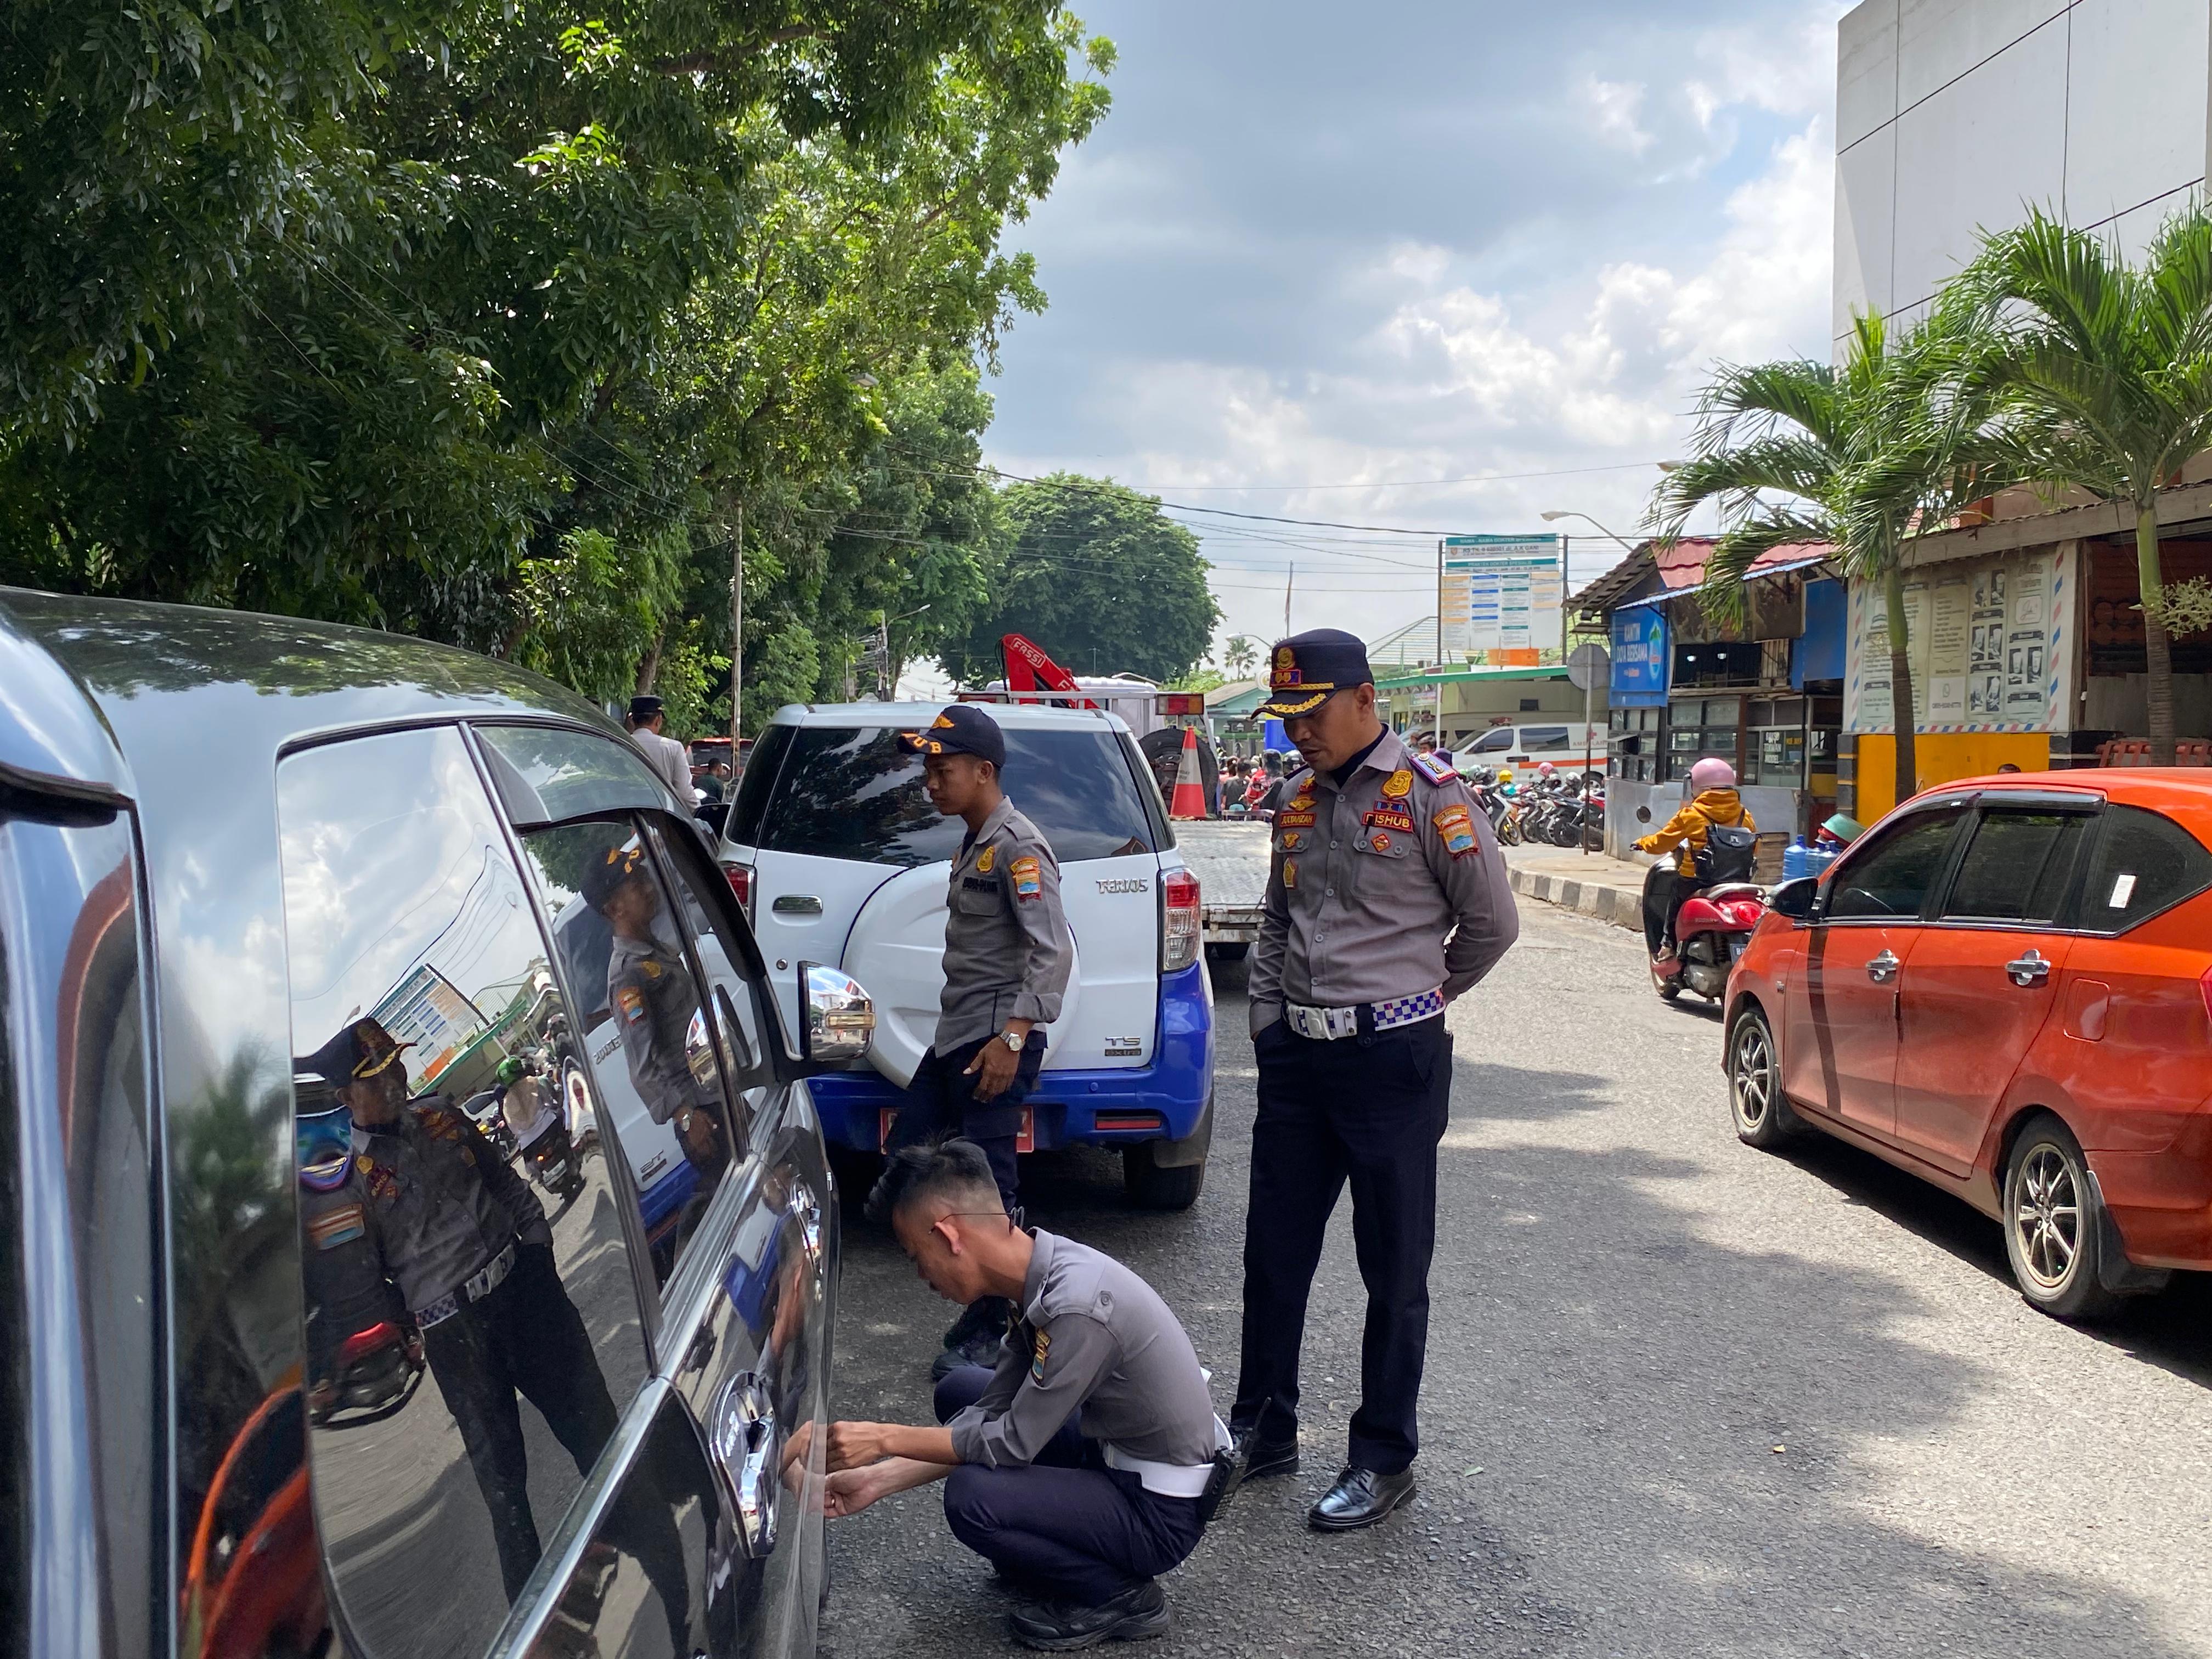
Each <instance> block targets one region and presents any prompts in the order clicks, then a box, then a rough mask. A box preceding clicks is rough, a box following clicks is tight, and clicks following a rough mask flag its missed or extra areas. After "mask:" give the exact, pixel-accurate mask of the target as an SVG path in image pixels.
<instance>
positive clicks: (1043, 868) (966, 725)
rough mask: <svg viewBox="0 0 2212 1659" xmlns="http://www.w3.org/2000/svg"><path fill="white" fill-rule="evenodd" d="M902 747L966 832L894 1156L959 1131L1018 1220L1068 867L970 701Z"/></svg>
mask: <svg viewBox="0 0 2212 1659" xmlns="http://www.w3.org/2000/svg"><path fill="white" fill-rule="evenodd" d="M899 744H900V746H901V747H902V748H904V749H905V750H908V752H909V753H911V754H918V755H920V756H921V757H922V774H923V787H925V788H926V789H927V791H928V793H929V799H930V804H931V805H933V806H934V807H936V809H937V810H938V811H939V812H941V813H942V814H944V815H945V817H948V818H958V819H960V820H961V821H962V822H963V823H965V824H966V825H967V826H968V833H967V835H966V836H963V838H962V840H961V842H960V851H959V853H958V854H957V855H956V856H955V857H954V859H953V860H952V873H951V891H950V895H949V898H948V902H947V905H946V909H945V989H944V991H943V993H942V994H941V995H940V997H939V1003H938V1016H937V1032H936V1036H935V1040H934V1041H933V1042H932V1043H931V1045H930V1048H929V1052H928V1053H927V1054H924V1055H923V1056H922V1057H921V1066H918V1067H917V1068H916V1069H915V1074H914V1081H913V1082H912V1083H911V1084H909V1085H908V1088H907V1095H906V1100H905V1103H904V1104H903V1105H902V1106H901V1108H900V1109H899V1115H898V1121H897V1122H896V1124H895V1125H894V1126H893V1127H892V1130H891V1133H890V1140H889V1142H888V1144H887V1146H886V1148H885V1150H887V1151H890V1152H896V1151H897V1150H899V1149H900V1148H901V1147H904V1146H918V1145H920V1144H921V1142H923V1141H925V1140H929V1139H935V1138H936V1137H938V1136H940V1135H945V1134H952V1133H957V1134H960V1135H962V1136H964V1137H965V1138H966V1139H969V1140H972V1141H974V1142H975V1145H976V1146H980V1147H981V1148H982V1149H983V1152H984V1155H985V1156H986V1157H987V1158H989V1159H990V1163H991V1173H992V1175H993V1176H994V1178H995V1179H996V1180H997V1182H998V1184H999V1193H1000V1198H1001V1199H1002V1200H1004V1202H1005V1204H1006V1209H1007V1212H1008V1213H1010V1214H1018V1213H1019V1206H1018V1187H1019V1177H1018V1174H1017V1167H1018V1166H1017V1164H1016V1162H1015V1155H1014V1148H1015V1142H1016V1140H1017V1139H1018V1137H1019V1135H1020V1133H1021V1124H1022V1103H1023V1102H1024V1101H1025V1100H1027V1099H1028V1098H1029V1094H1030V1090H1031V1089H1033V1088H1035V1087H1036V1079H1037V1072H1038V1069H1039V1068H1040V1067H1041V1066H1043V1064H1044V1049H1045V1034H1044V1031H1043V1030H1042V1028H1043V1027H1044V1026H1046V1025H1048V1024H1051V1023H1052V1022H1053V1021H1054V1020H1055V1019H1058V1018H1060V999H1061V997H1062V996H1063V995H1064V994H1065V993H1066V990H1067V976H1068V970H1069V968H1070V966H1071V965H1072V963H1073V958H1074V949H1075V947H1074V941H1073V938H1072V937H1071V936H1070V934H1069V933H1068V931H1067V915H1066V912H1065V911H1064V910H1062V909H1061V908H1060V861H1059V860H1057V859H1055V858H1054V857H1053V854H1052V848H1050V847H1049V846H1048V845H1047V844H1046V842H1045V838H1044V836H1042V834H1040V833H1039V831H1038V829H1037V827H1036V825H1035V824H1034V823H1030V821H1029V819H1028V818H1026V817H1023V815H1022V814H1021V813H1020V812H1018V811H1015V809H1014V804H1013V803H1012V801H1010V800H1008V799H1006V794H1005V793H1004V792H1003V791H1002V790H1001V789H1000V787H999V775H1000V770H1001V769H1003V768H1004V767H1005V765H1006V737H1005V735H1004V734H1003V733H1002V732H1000V730H999V723H998V722H997V721H996V720H993V719H992V718H991V717H990V716H989V715H988V714H985V713H984V712H983V711H982V710H981V708H976V707H975V705H974V704H972V703H955V704H953V705H952V706H951V708H947V709H945V711H944V713H942V714H939V715H938V717H937V718H936V720H933V721H932V722H931V723H930V725H929V726H927V728H926V729H924V730H922V731H920V732H902V733H901V734H900V737H899ZM1007 1311H1008V1304H1007V1303H1006V1299H1005V1298H1004V1297H983V1298H981V1299H979V1300H978V1301H977V1302H976V1303H975V1304H974V1305H973V1306H971V1307H970V1308H969V1310H967V1311H966V1312H965V1313H963V1314H962V1315H961V1316H960V1318H959V1319H958V1320H957V1321H956V1322H954V1324H953V1326H952V1328H951V1330H949V1331H947V1332H946V1333H945V1352H944V1353H943V1354H940V1355H939V1357H938V1359H937V1361H936V1362H935V1365H934V1367H933V1369H934V1370H935V1371H936V1374H937V1375H939V1376H942V1375H944V1373H945V1370H947V1369H949V1368H950V1367H951V1366H953V1365H956V1364H971V1363H972V1364H981V1363H985V1362H987V1360H988V1358H989V1357H990V1356H991V1355H992V1354H994V1353H995V1352H997V1347H998V1341H999V1336H1000V1332H1001V1331H1002V1330H1003V1329H1004V1328H1005V1325H1006V1315H1007Z"/></svg>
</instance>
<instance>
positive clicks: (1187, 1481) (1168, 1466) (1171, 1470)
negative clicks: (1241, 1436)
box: [1100, 1417, 1231, 1498]
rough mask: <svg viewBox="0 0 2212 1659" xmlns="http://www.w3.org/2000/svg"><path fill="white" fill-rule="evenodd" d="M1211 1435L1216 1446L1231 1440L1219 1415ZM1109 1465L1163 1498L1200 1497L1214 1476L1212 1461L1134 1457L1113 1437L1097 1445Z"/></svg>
mask: <svg viewBox="0 0 2212 1659" xmlns="http://www.w3.org/2000/svg"><path fill="white" fill-rule="evenodd" d="M1213 1438H1214V1444H1215V1446H1216V1447H1217V1448H1224V1447H1226V1446H1228V1445H1229V1444H1230V1443H1231V1438H1230V1434H1229V1431H1228V1429H1227V1428H1226V1427H1225V1426H1224V1425H1223V1424H1222V1421H1221V1419H1219V1418H1218V1417H1217V1418H1215V1419H1213ZM1100 1454H1101V1455H1103V1457H1104V1458H1105V1460H1106V1467H1107V1468H1109V1469H1122V1470H1126V1471H1127V1473H1129V1474H1133V1475H1135V1476H1136V1477H1137V1479H1138V1480H1140V1481H1142V1482H1143V1483H1144V1486H1145V1490H1146V1492H1158V1494H1159V1495H1160V1496H1161V1497H1163V1498H1203V1497H1205V1496H1206V1482H1207V1481H1208V1480H1211V1479H1212V1476H1213V1465H1212V1464H1211V1463H1156V1462H1153V1461H1152V1459H1151V1458H1149V1457H1133V1456H1132V1455H1129V1454H1128V1453H1127V1452H1125V1451H1123V1450H1122V1449H1121V1448H1120V1447H1119V1446H1117V1445H1115V1443H1113V1442H1112V1441H1110V1440H1109V1441H1107V1442H1106V1443H1104V1445H1103V1447H1102V1448H1101V1449H1100Z"/></svg>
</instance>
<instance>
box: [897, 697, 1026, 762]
mask: <svg viewBox="0 0 2212 1659" xmlns="http://www.w3.org/2000/svg"><path fill="white" fill-rule="evenodd" d="M898 741H899V747H900V748H902V749H903V750H906V751H907V753H908V754H909V755H973V756H975V758H976V759H977V760H987V761H988V762H990V763H991V764H992V765H994V766H995V767H997V768H998V769H1000V771H1002V772H1003V771H1005V770H1006V733H1005V732H1001V731H1000V729H999V723H998V721H996V720H993V719H992V718H991V717H990V716H989V715H988V714H985V713H984V712H983V711H982V710H981V709H980V708H976V707H975V704H973V703H969V702H956V703H954V704H953V705H952V706H951V708H948V709H946V710H945V712H944V713H943V714H939V716H938V717H937V718H936V719H935V720H932V721H931V722H930V723H929V724H928V726H926V727H925V728H923V729H922V730H921V731H919V732H900V733H899V735H898Z"/></svg>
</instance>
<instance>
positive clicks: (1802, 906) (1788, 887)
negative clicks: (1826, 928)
mask: <svg viewBox="0 0 2212 1659" xmlns="http://www.w3.org/2000/svg"><path fill="white" fill-rule="evenodd" d="M1818 902H1820V882H1819V881H1818V880H1817V879H1816V878H1814V877H1812V876H1799V877H1797V878H1796V879H1795V880H1793V881H1785V882H1784V883H1783V884H1781V885H1780V886H1778V887H1777V888H1775V889H1774V890H1772V891H1771V892H1770V893H1768V894H1767V896H1766V908H1768V909H1770V910H1771V911H1773V912H1775V913H1776V914H1777V915H1784V916H1787V917H1789V918H1790V921H1811V920H1812V919H1813V907H1814V905H1815V904H1817V903H1818Z"/></svg>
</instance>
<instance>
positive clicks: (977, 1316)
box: [945, 1296, 1014, 1348]
mask: <svg viewBox="0 0 2212 1659" xmlns="http://www.w3.org/2000/svg"><path fill="white" fill-rule="evenodd" d="M1013 1308H1014V1304H1012V1303H1011V1302H1009V1301H1007V1300H1006V1297H1003V1296H979V1297H976V1298H975V1300H974V1301H973V1302H970V1303H969V1304H968V1305H967V1306H966V1307H964V1308H963V1309H962V1310H960V1317H959V1318H957V1319H956V1320H954V1321H953V1322H952V1323H951V1324H950V1325H949V1326H947V1327H946V1328H945V1346H946V1347H948V1348H964V1347H966V1346H968V1344H969V1343H970V1342H972V1341H974V1340H975V1339H976V1338H977V1337H979V1336H987V1337H989V1338H990V1339H991V1340H993V1341H994V1342H995V1341H997V1340H999V1339H1000V1337H1002V1336H1004V1335H1005V1334H1006V1316H1007V1315H1009V1314H1011V1313H1012V1311H1013Z"/></svg>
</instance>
